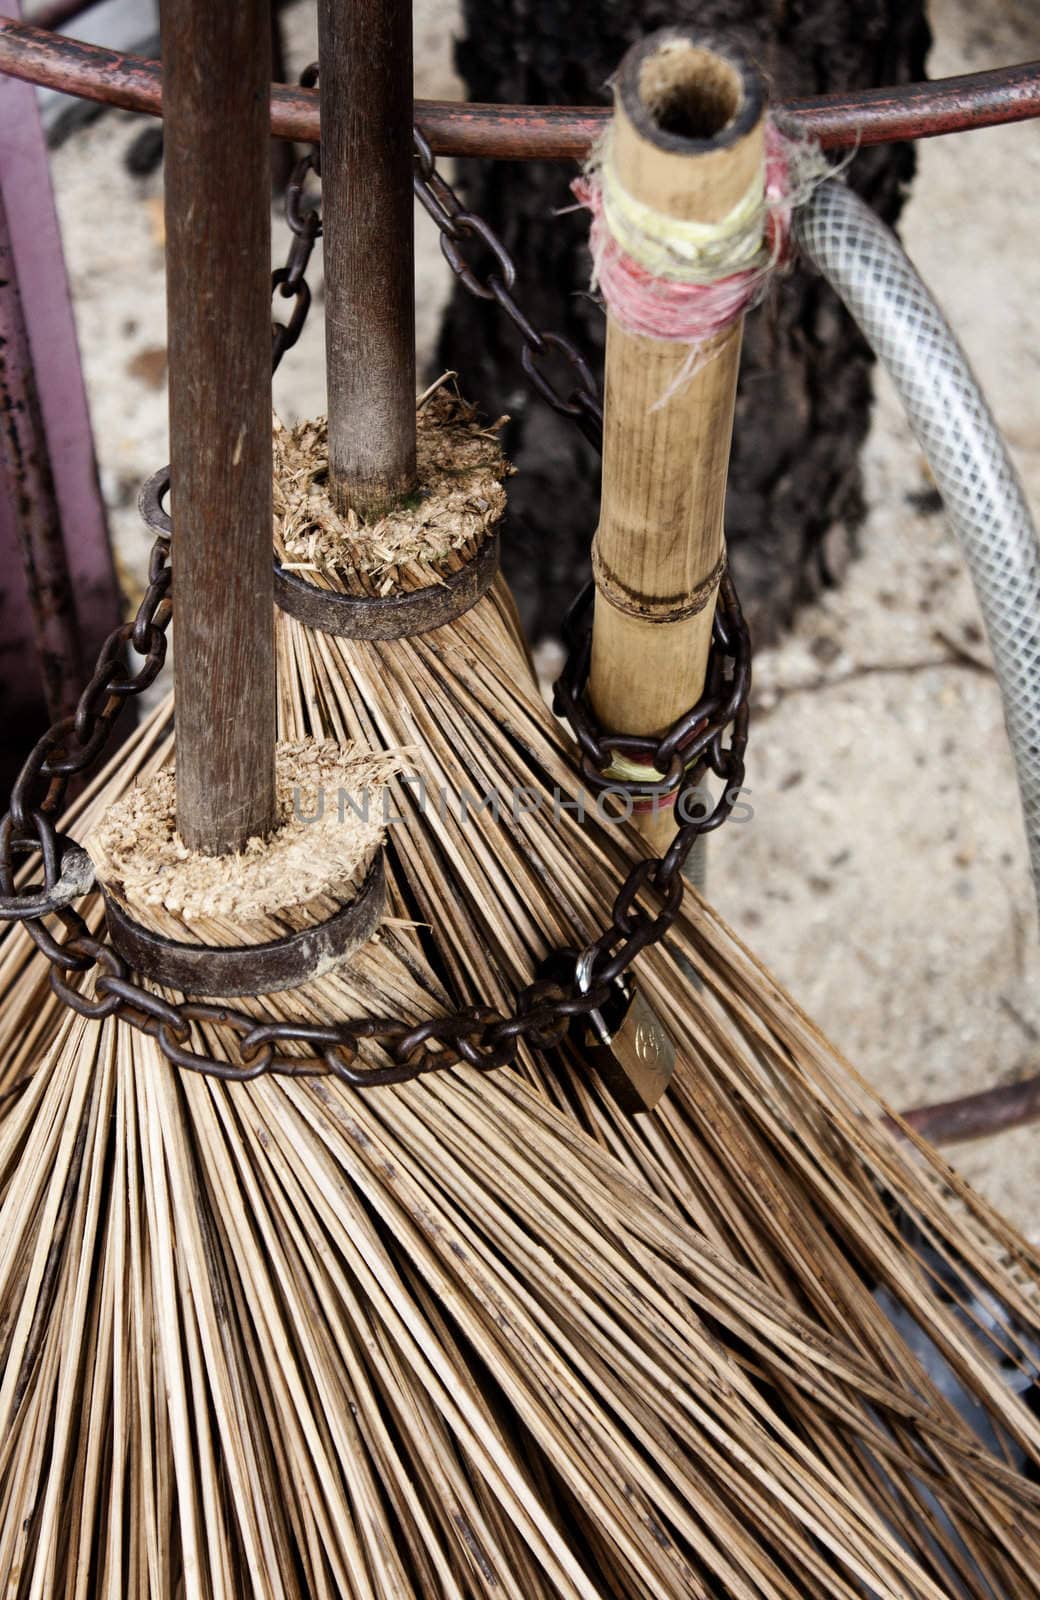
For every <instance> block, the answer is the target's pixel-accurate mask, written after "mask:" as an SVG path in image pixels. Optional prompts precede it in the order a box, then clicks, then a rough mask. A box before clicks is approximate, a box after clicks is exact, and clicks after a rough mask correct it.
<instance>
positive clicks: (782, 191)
mask: <svg viewBox="0 0 1040 1600" xmlns="http://www.w3.org/2000/svg"><path fill="white" fill-rule="evenodd" d="M765 143H766V172H765V193H764V200H763V213H764V215H763V237H762V254H761V259H760V261H759V262H758V263H757V264H756V265H755V266H753V267H747V268H745V269H743V270H742V271H740V272H734V273H731V274H729V276H727V277H724V278H717V279H715V281H714V282H711V283H682V282H680V281H678V280H677V279H674V278H668V277H658V276H655V275H654V274H652V273H651V272H649V271H648V270H647V269H646V267H643V266H640V264H639V263H638V262H637V261H633V260H632V258H631V256H629V255H626V254H625V252H624V251H623V250H622V248H621V246H620V245H619V244H618V242H617V240H616V239H614V238H613V237H612V235H611V234H610V232H609V230H608V228H607V226H606V222H605V220H604V216H603V193H602V188H601V185H600V181H599V176H598V174H597V173H596V172H595V171H591V172H588V173H585V174H583V175H582V177H580V178H578V179H576V180H575V182H574V184H573V185H572V188H573V191H574V194H575V196H576V197H577V199H578V201H579V202H580V203H581V204H582V205H583V206H586V207H587V208H588V210H589V211H590V212H591V213H592V227H591V230H590V243H591V247H592V259H593V280H592V281H593V286H594V287H596V286H598V287H599V289H600V291H601V293H602V295H603V299H604V301H605V302H606V304H607V307H608V309H609V310H610V312H611V315H612V316H613V317H614V318H615V319H616V320H617V322H619V323H620V325H621V326H622V327H623V328H624V329H625V330H626V332H628V333H632V334H640V335H642V336H643V337H645V338H649V339H663V340H668V341H670V342H673V343H676V344H688V345H691V346H693V347H694V348H693V352H692V356H693V360H692V362H691V364H689V366H688V369H687V368H684V370H683V373H682V374H681V375H680V376H681V378H686V377H689V376H692V373H693V371H694V370H696V366H697V365H698V364H699V363H698V362H697V361H696V356H697V354H698V353H699V352H700V350H701V348H702V347H703V346H704V345H706V344H707V343H708V342H709V341H710V340H712V339H714V338H715V337H716V336H717V335H718V334H720V333H724V332H725V330H726V329H727V328H729V327H732V325H733V324H734V323H735V322H737V321H738V320H739V319H740V318H741V317H742V316H743V315H744V314H745V312H747V311H748V310H749V309H750V307H751V306H752V305H754V304H755V303H756V302H757V300H758V299H759V298H760V296H761V294H762V293H763V292H764V289H765V284H766V281H767V279H768V277H769V275H770V273H771V272H772V271H773V269H774V268H775V267H777V266H778V265H780V264H781V263H782V262H784V261H786V259H787V256H788V251H789V245H790V237H791V217H792V213H793V210H794V204H795V200H796V199H797V198H798V197H799V192H800V190H801V189H802V188H803V187H804V185H803V184H802V183H800V182H799V181H797V180H796V181H794V182H792V170H793V169H794V168H795V167H796V164H797V162H796V157H797V155H798V154H799V153H800V151H801V148H802V147H801V146H799V145H798V144H797V143H796V141H794V140H792V139H788V138H786V137H785V135H784V134H782V133H781V132H780V130H779V129H778V128H777V127H775V125H774V124H773V123H772V122H770V121H767V123H766V129H765ZM813 181H815V175H814V178H813Z"/></svg>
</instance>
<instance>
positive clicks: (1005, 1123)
mask: <svg viewBox="0 0 1040 1600" xmlns="http://www.w3.org/2000/svg"><path fill="white" fill-rule="evenodd" d="M900 1115H901V1117H902V1119H903V1121H904V1122H907V1123H909V1125H910V1127H911V1128H913V1130H914V1132H915V1133H919V1134H920V1135H921V1137H922V1138H923V1139H927V1140H929V1141H930V1143H932V1144H958V1143H960V1142H961V1141H963V1140H968V1139H988V1138H989V1137H990V1136H991V1135H992V1134H995V1133H1007V1132H1009V1131H1010V1130H1011V1129H1012V1128H1022V1127H1024V1126H1025V1125H1026V1124H1027V1123H1030V1122H1037V1121H1040V1076H1038V1077H1035V1078H1024V1079H1023V1080H1022V1082H1021V1083H1005V1084H1001V1085H1000V1086H999V1087H998V1088H996V1089H983V1090H981V1091H980V1092H979V1093H978V1094H967V1095H964V1096H962V1097H961V1098H960V1099H958V1100H940V1101H938V1102H937V1103H936V1104H935V1105H930V1106H914V1107H913V1108H912V1109H911V1110H910V1111H903V1112H901V1113H900Z"/></svg>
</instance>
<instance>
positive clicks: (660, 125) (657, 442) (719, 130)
mask: <svg viewBox="0 0 1040 1600" xmlns="http://www.w3.org/2000/svg"><path fill="white" fill-rule="evenodd" d="M615 96H616V103H615V113H614V132H613V159H614V164H615V169H616V173H617V178H618V181H619V183H620V185H621V187H622V188H623V189H624V190H626V191H627V192H628V194H630V195H631V196H632V197H633V198H634V199H635V200H637V201H640V202H642V204H643V205H645V206H648V207H650V208H652V209H653V210H654V211H656V212H659V213H662V214H663V215H664V216H667V217H674V218H677V219H680V220H682V221H694V222H701V223H712V222H718V221H721V219H722V218H724V217H725V216H727V215H728V213H729V212H730V211H731V210H732V209H733V207H734V206H735V205H736V204H737V203H738V202H739V201H740V200H741V199H742V198H743V197H744V195H745V194H746V193H747V191H748V188H749V186H750V185H751V184H752V183H753V182H754V179H755V176H756V173H758V172H760V171H761V169H762V164H763V160H764V125H763V111H764V95H763V89H762V84H761V80H760V79H759V77H758V75H757V73H756V72H755V71H754V69H753V68H752V67H751V66H750V64H749V63H748V62H747V60H746V59H745V58H744V57H743V56H742V55H741V54H740V53H739V52H738V51H737V50H735V49H734V48H733V47H732V46H731V45H730V44H729V43H726V44H724V45H722V44H719V43H717V42H716V41H710V42H705V41H702V40H701V39H700V38H699V37H698V36H697V35H696V34H695V33H687V32H685V31H679V30H672V29H669V30H666V31H664V32H662V33H657V34H654V35H651V36H650V38H648V39H646V40H644V41H643V42H642V43H641V44H639V45H636V46H635V47H634V48H633V49H632V50H630V51H629V53H628V55H627V56H626V57H625V60H624V62H623V63H622V66H621V70H620V73H619V75H618V79H617V85H616V91H615ZM742 331H743V323H742V321H738V322H737V323H735V324H733V325H732V326H731V327H730V328H728V329H727V330H726V331H725V332H724V333H722V334H720V335H718V336H717V337H716V338H715V339H714V340H713V341H712V343H711V344H710V345H709V346H708V347H707V348H706V349H705V352H704V355H705V359H704V360H703V361H702V363H701V365H700V367H699V369H698V370H697V371H696V372H695V373H694V375H693V376H692V377H690V378H688V379H684V378H683V377H682V372H683V367H684V364H685V363H686V362H687V360H688V358H689V348H688V347H687V346H686V345H684V344H676V343H674V342H670V341H665V340H659V339H650V338H644V337H641V336H636V335H633V334H631V333H629V332H627V331H626V330H625V329H623V328H622V327H621V326H619V324H618V322H617V321H616V320H615V318H614V317H613V316H609V315H608V320H607V353H606V385H605V397H604V398H605V405H604V436H603V499H602V508H601V513H600V522H599V528H598V530H597V534H596V543H595V550H594V563H593V571H594V575H595V579H596V603H595V614H594V626H593V638H592V666H591V672H590V679H589V694H590V699H591V702H592V705H593V707H594V709H595V711H596V713H597V715H598V716H599V717H600V719H601V721H602V722H603V723H604V724H605V725H606V726H607V727H610V728H614V729H616V730H617V731H618V732H620V733H635V734H654V733H660V732H663V731H664V730H665V729H666V728H667V727H668V726H669V725H670V724H671V723H672V722H673V721H674V720H675V718H676V717H677V716H678V715H679V713H680V712H682V711H683V710H685V709H686V708H687V707H688V706H690V705H692V704H693V703H694V702H695V701H696V700H697V698H698V697H699V695H700V693H701V691H702V689H703V686H704V675H705V666H706V662H707V654H708V648H709V645H710V643H711V626H712V615H713V612H714V603H715V596H716V592H717V589H718V583H719V578H720V576H721V570H722V562H723V560H724V553H725V538H724V533H723V509H724V502H725V494H726V476H727V471H728V465H729V451H730V441H731V437H732V431H733V409H734V404H735V399H736V385H737V369H738V365H739V360H740V344H741V335H742ZM663 397H666V398H663ZM637 820H638V821H640V823H641V825H642V829H643V832H644V833H645V834H646V835H647V836H648V837H650V838H651V839H654V840H655V841H657V842H662V843H663V842H664V840H665V839H666V838H667V837H668V836H670V835H671V833H672V832H673V831H674V827H675V822H674V819H673V816H672V813H671V811H670V810H665V809H662V810H660V811H657V812H654V811H647V812H641V813H637Z"/></svg>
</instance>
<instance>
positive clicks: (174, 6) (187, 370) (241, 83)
mask: <svg viewBox="0 0 1040 1600" xmlns="http://www.w3.org/2000/svg"><path fill="white" fill-rule="evenodd" d="M162 39H163V71H164V77H165V84H166V127H165V136H166V137H165V168H166V172H165V181H166V266H167V291H166V292H167V321H168V341H169V351H170V442H171V451H172V461H171V473H172V483H173V504H172V511H173V519H174V528H175V532H174V538H173V545H172V552H173V571H174V590H175V594H176V623H175V635H176V639H175V654H174V682H175V691H176V708H177V709H176V717H177V827H178V830H179V832H180V834H181V836H182V837H183V839H184V842H185V844H187V845H188V847H189V849H193V850H200V851H203V852H205V853H206V854H208V855H222V854H225V853H227V852H229V851H233V850H237V849H240V848H241V846H242V845H244V844H245V842H246V840H247V839H249V838H251V837H252V836H254V835H257V834H260V835H263V834H266V833H269V832H270V831H271V829H272V828H273V827H274V823H275V787H274V741H275V667H274V591H273V576H272V563H271V518H272V508H271V478H272V444H271V286H270V277H271V168H270V147H269V134H270V130H269V125H268V118H269V115H270V111H269V99H270V91H269V82H270V71H271V20H270V0H162Z"/></svg>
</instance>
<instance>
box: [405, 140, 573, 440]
mask: <svg viewBox="0 0 1040 1600" xmlns="http://www.w3.org/2000/svg"><path fill="white" fill-rule="evenodd" d="M414 139H415V178H414V186H415V194H416V198H417V199H418V200H419V201H420V203H421V204H422V206H423V209H424V210H425V211H426V213H427V215H428V216H429V217H431V218H432V220H433V221H434V222H435V223H436V225H437V227H438V228H439V229H440V235H441V251H442V252H443V255H444V259H445V260H446V261H447V263H448V265H449V267H450V268H451V270H452V272H454V274H455V276H456V277H457V278H458V280H459V282H460V283H461V284H462V286H463V288H465V289H467V290H468V291H469V293H470V294H471V295H474V296H475V297H476V298H477V299H478V300H495V301H497V302H498V305H499V307H500V308H501V310H502V311H503V312H504V314H505V316H506V317H507V318H508V319H509V321H510V322H511V323H512V325H513V327H514V328H515V329H516V331H517V333H518V334H519V335H520V340H521V348H520V365H521V366H522V367H523V369H524V373H525V375H526V377H527V379H528V382H529V383H530V384H531V385H532V387H533V388H534V389H535V390H536V391H537V393H538V394H540V395H541V397H542V399H543V400H544V401H546V403H547V404H548V405H550V406H551V407H552V409H553V410H554V411H556V412H558V414H559V415H560V416H561V417H569V418H570V419H571V421H572V422H574V423H576V424H577V426H578V427H579V428H580V429H581V431H582V433H584V435H585V437H586V438H587V439H588V440H589V441H590V443H592V444H594V445H596V446H597V448H598V447H599V444H600V438H601V434H602V431H603V410H602V407H601V405H600V399H599V390H598V389H597V387H596V380H595V378H594V377H593V376H592V373H591V371H590V370H589V367H588V364H587V362H586V361H585V358H584V357H583V356H582V354H581V352H580V350H578V348H577V347H576V345H574V344H573V343H572V342H571V340H570V339H567V338H565V337H564V335H563V334H562V333H553V332H552V331H551V330H549V329H547V328H536V327H535V326H534V324H533V323H532V322H531V321H530V320H529V319H528V318H527V317H526V316H525V314H524V312H523V311H522V310H521V308H520V306H519V305H518V303H517V301H516V298H515V297H514V295H513V288H514V286H515V284H516V263H515V262H514V261H513V258H512V256H511V255H510V254H509V251H508V250H507V249H506V247H505V245H504V244H503V243H502V240H501V239H500V238H499V236H498V234H497V233H496V232H495V230H494V229H493V228H492V227H491V226H490V225H489V224H488V223H487V222H485V221H484V219H483V217H478V216H477V214H476V212H474V211H467V209H466V207H465V206H464V205H463V203H462V201H461V200H460V199H459V197H458V195H457V194H456V193H455V191H454V189H452V188H451V186H450V184H448V183H446V182H445V180H444V179H443V178H442V177H441V175H440V173H439V172H438V171H437V167H436V163H435V162H434V158H433V152H432V151H431V149H430V146H429V144H428V143H427V141H426V139H425V138H424V137H423V135H422V133H421V132H420V131H419V129H418V128H416V129H415V130H414ZM467 240H469V241H475V242H476V243H478V244H481V245H483V246H484V248H485V249H486V250H488V251H490V253H491V255H492V257H493V258H494V262H495V266H494V268H493V270H492V271H490V272H488V273H487V275H486V276H485V277H484V278H481V277H479V276H478V275H477V273H476V272H475V271H474V269H473V267H472V266H471V265H470V263H469V262H468V261H467V260H466V257H465V255H464V253H463V248H462V247H463V244H464V243H465V242H466V241H467ZM550 357H555V358H556V359H557V360H558V361H559V360H562V361H563V362H565V363H566V365H567V366H568V367H569V368H570V372H571V380H572V381H571V387H570V388H569V389H568V390H567V391H566V392H562V391H561V390H560V389H558V388H557V387H556V385H555V384H554V383H553V382H552V380H551V378H550V377H549V376H548V375H547V373H546V372H545V371H543V370H542V367H541V365H540V363H541V362H543V361H545V360H546V358H550Z"/></svg>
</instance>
